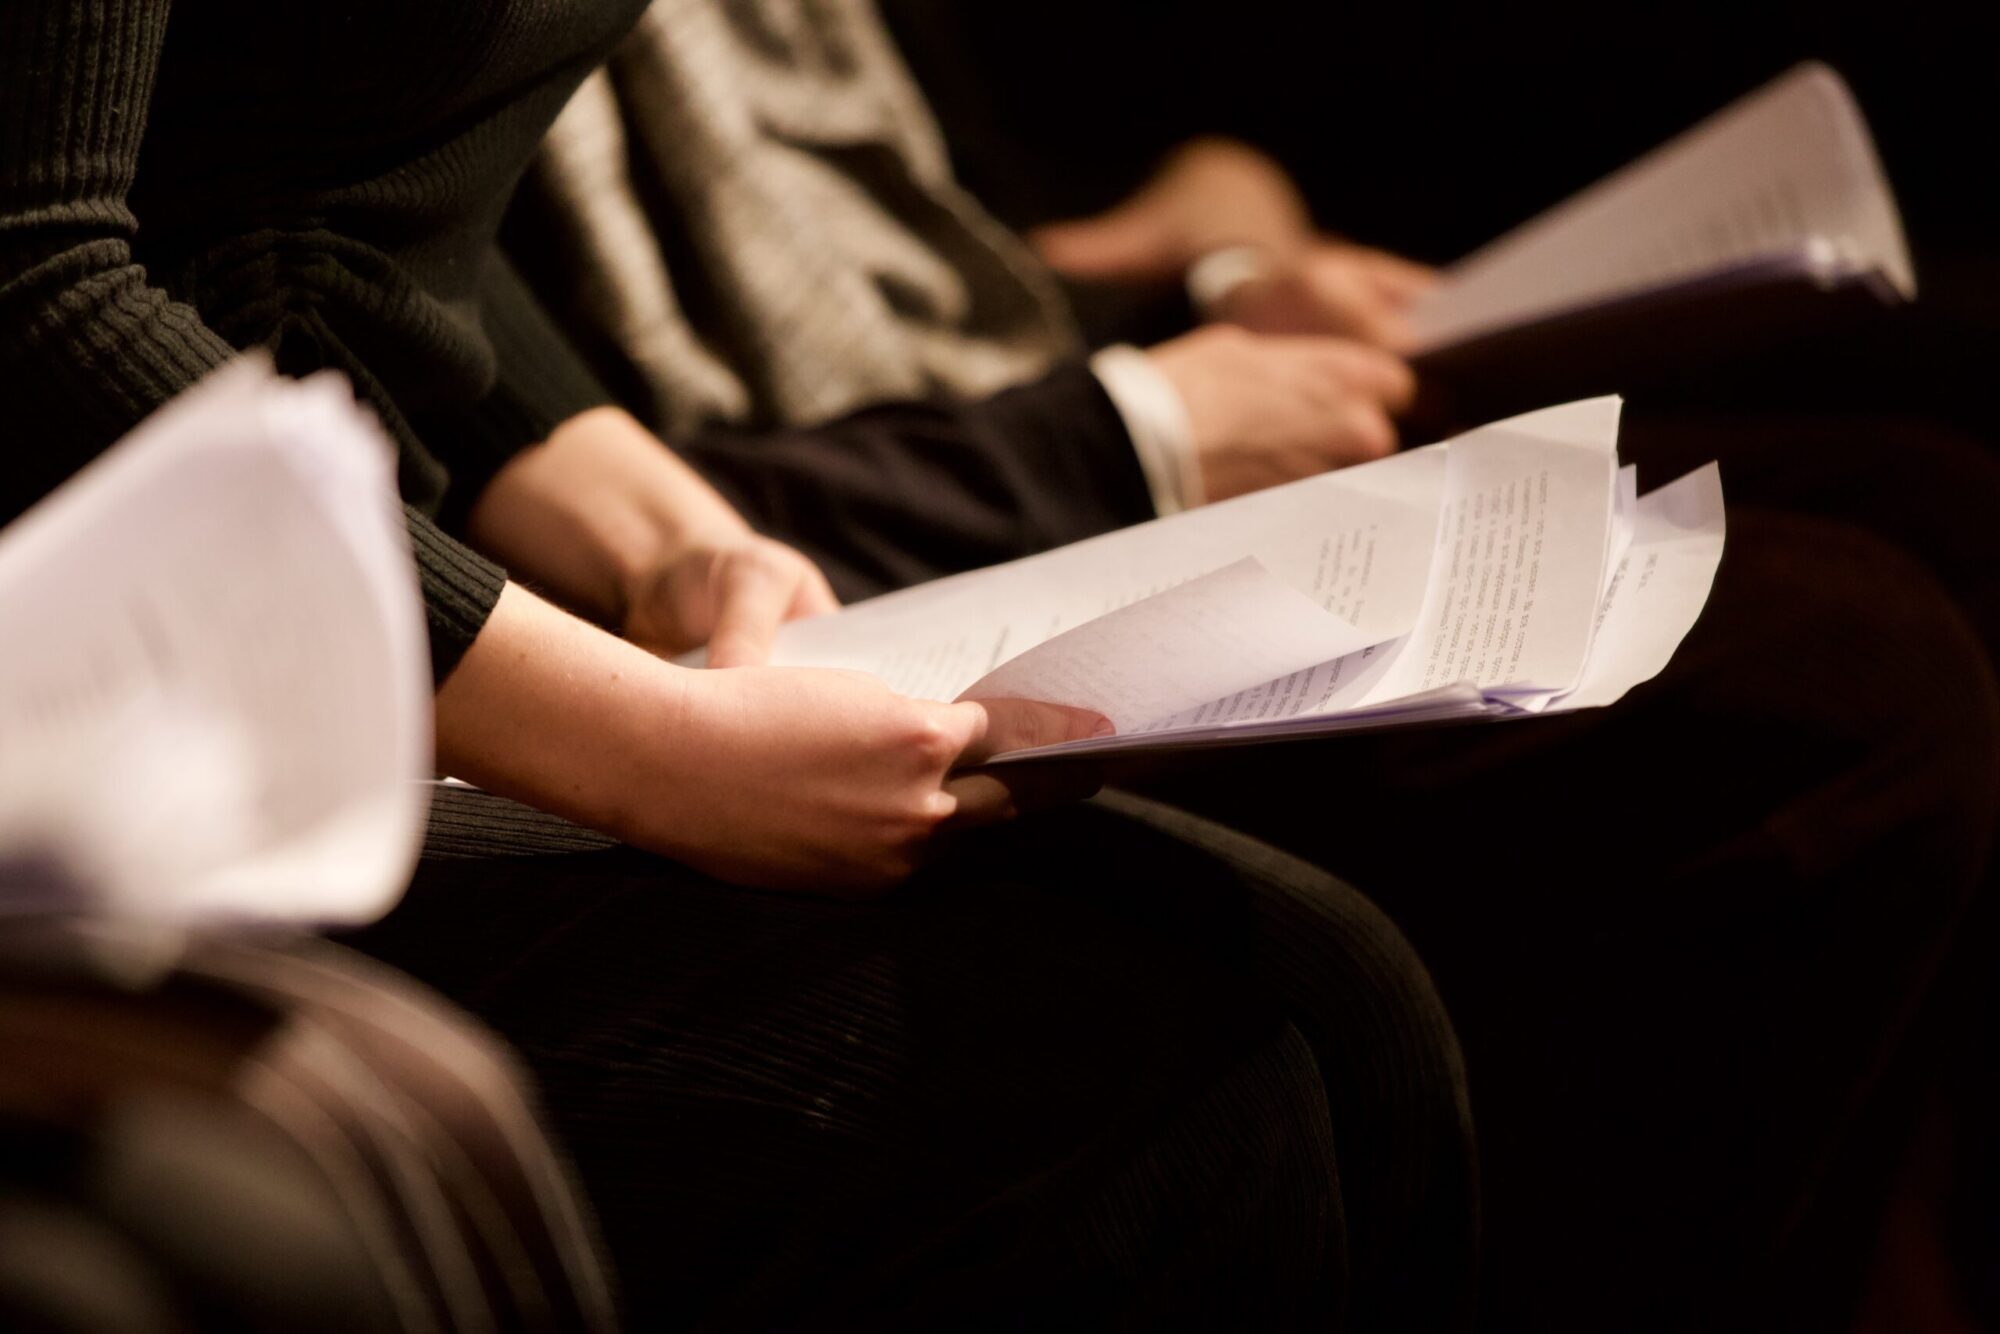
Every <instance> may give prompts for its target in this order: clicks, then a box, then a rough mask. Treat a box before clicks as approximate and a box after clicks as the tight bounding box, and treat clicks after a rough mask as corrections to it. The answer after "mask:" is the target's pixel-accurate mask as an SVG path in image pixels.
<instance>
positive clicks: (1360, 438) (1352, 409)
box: [1341, 403, 1396, 463]
mask: <svg viewBox="0 0 2000 1334" xmlns="http://www.w3.org/2000/svg"><path fill="white" fill-rule="evenodd" d="M1341 434H1342V436H1343V437H1344V439H1345V442H1346V446H1347V452H1348V457H1347V459H1346V462H1348V463H1365V462H1367V461H1369V460H1370V459H1379V458H1386V457H1387V456H1389V455H1390V454H1393V453H1395V452H1396V427H1395V424H1394V423H1393V422H1391V421H1390V420H1389V415H1388V414H1387V413H1385V412H1384V411H1382V409H1381V408H1379V407H1377V406H1376V405H1375V404H1373V403H1352V404H1349V405H1348V409H1347V413H1346V416H1345V420H1344V422H1343V423H1342V431H1341Z"/></svg>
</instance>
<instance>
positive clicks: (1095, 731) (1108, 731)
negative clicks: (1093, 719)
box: [1090, 718, 1118, 737]
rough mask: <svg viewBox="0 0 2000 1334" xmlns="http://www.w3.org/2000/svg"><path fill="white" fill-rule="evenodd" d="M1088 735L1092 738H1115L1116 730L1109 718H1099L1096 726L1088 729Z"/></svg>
mask: <svg viewBox="0 0 2000 1334" xmlns="http://www.w3.org/2000/svg"><path fill="white" fill-rule="evenodd" d="M1090 735H1091V736H1092V737H1100V736H1116V735H1118V728H1117V727H1116V726H1114V725H1113V724H1112V721H1111V720H1110V719H1109V718H1099V719H1098V720H1097V726H1095V727H1093V728H1091V729H1090Z"/></svg>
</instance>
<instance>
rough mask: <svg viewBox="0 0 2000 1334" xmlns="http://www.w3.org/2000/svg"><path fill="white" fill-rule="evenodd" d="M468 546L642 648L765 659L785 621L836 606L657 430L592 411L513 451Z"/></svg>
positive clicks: (483, 500)
mask: <svg viewBox="0 0 2000 1334" xmlns="http://www.w3.org/2000/svg"><path fill="white" fill-rule="evenodd" d="M469 529H470V534H471V537H472V539H473V542H474V543H475V544H476V545H477V546H478V547H479V548H480V549H481V550H483V551H485V552H487V553H488V554H490V555H492V556H494V557H496V558H498V559H499V560H500V561H501V562H502V563H504V564H505V565H506V566H507V567H508V569H509V570H511V571H513V572H515V573H516V574H517V575H520V576H522V577H524V578H527V579H532V580H534V581H535V582H536V583H538V584H540V585H541V586H542V587H543V588H545V589H547V590H548V591H549V592H550V593H552V594H554V595H555V596H556V597H558V598H559V599H561V600H562V601H563V602H564V603H565V604H566V605H568V606H569V607H571V608H573V609H575V610H577V611H580V612H582V613H584V614H585V615H587V616H589V617H590V618H592V619H593V620H596V621H597V622H599V623H600V624H604V625H608V626H614V627H617V628H619V629H621V630H622V631H623V632H624V634H625V635H626V637H627V638H629V639H631V640H632V641H633V642H634V643H637V644H640V645H643V646H644V647H646V648H648V649H651V650H653V651H654V652H658V653H664V654H674V653H680V652H683V651H685V650H687V649H691V648H697V647H699V646H700V645H702V644H708V645H709V646H710V659H709V660H710V662H711V663H713V664H714V665H716V666H719V667H720V666H731V667H734V666H742V665H745V664H755V663H761V662H765V661H767V660H768V659H769V658H770V654H771V641H772V639H773V638H774V637H775V635H776V634H777V631H778V627H779V625H780V624H782V623H783V622H785V621H788V620H792V619H794V618H797V617H801V616H816V615H818V614H820V613H822V612H828V611H832V610H834V609H835V608H836V607H837V606H838V605H839V604H838V603H837V602H836V601H835V599H834V596H833V590H832V589H831V588H829V587H828V586H827V582H826V580H825V578H824V577H822V576H821V574H820V572H819V571H818V570H817V569H815V568H814V567H813V564H812V562H810V561H808V560H807V559H806V558H805V557H804V556H802V555H800V554H799V553H798V552H796V551H794V550H792V549H791V548H790V547H788V546H785V545H784V544H783V543H780V542H775V541H772V540H771V539H770V538H766V537H760V536H758V535H757V534H756V533H755V532H753V531H752V530H751V528H750V525H749V524H747V523H745V522H744V520H743V517H742V516H741V515H739V514H738V513H737V512H736V511H735V510H734V509H732V508H730V506H729V503H728V502H727V501H725V500H724V499H723V498H722V497H721V496H720V495H717V494H716V492H715V490H714V489H713V488H712V487H710V486H709V485H708V484H707V483H706V482H705V481H703V480H702V479H701V478H700V477H699V476H697V475H696V474H695V472H694V470H693V469H691V468H689V467H688V466H687V464H685V463H683V462H682V461H681V460H680V459H679V458H678V457H677V456H676V455H675V454H674V453H673V451H672V450H670V449H668V448H667V446H666V445H665V444H663V443H662V442H661V441H660V440H659V439H658V437H656V436H654V435H653V433H652V432H650V431H648V430H647V429H646V428H645V427H644V426H642V425H641V424H640V423H639V422H637V421H636V420H634V419H633V418H632V417H631V416H630V415H629V414H627V413H625V412H623V411H621V410H619V409H617V408H593V409H592V410H590V411H588V412H585V413H581V414H579V415H578V416H576V417H574V418H572V419H571V420H569V421H567V422H564V423H563V424H562V425H561V426H559V427H557V428H556V430H555V432H554V434H552V435H551V436H550V437H549V438H548V440H547V441H546V442H544V443H543V444H540V445H536V446H534V447H532V448H530V449H525V450H522V451H521V452H520V453H519V454H517V455H515V456H514V457H513V458H512V459H510V460H509V461H508V463H507V465H506V466H505V467H504V468H502V469H501V470H500V472H499V473H498V474H497V475H496V476H495V477H494V478H493V480H492V481H491V482H490V483H489V484H488V485H487V487H486V489H485V490H484V491H483V492H482V493H481V494H480V497H479V500H478V503H477V504H476V505H474V506H473V509H472V515H471V521H470V524H469Z"/></svg>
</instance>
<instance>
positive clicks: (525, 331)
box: [421, 251, 613, 530]
mask: <svg viewBox="0 0 2000 1334" xmlns="http://www.w3.org/2000/svg"><path fill="white" fill-rule="evenodd" d="M487 266H488V267H487V275H486V279H485V282H484V283H483V284H482V286H481V293H480V295H481V307H480V310H481V317H482V321H483V327H484V329H485V332H486V337H487V340H488V341H489V342H490V343H492V345H493V354H494V360H495V362H496V364H497V366H498V375H497V378H496V379H495V381H494V385H493V389H492V391H491V392H489V393H488V394H487V395H486V397H485V398H483V399H481V400H480V401H479V402H478V403H476V404H474V405H473V406H472V407H471V408H469V409H467V410H466V411H464V412H461V413H455V414H453V415H452V416H450V417H449V418H446V419H443V420H431V421H426V422H424V423H422V428H421V434H422V436H423V438H424V440H425V442H426V444H427V445H429V446H430V448H431V449H432V450H433V451H434V452H436V453H437V454H438V455H439V457H441V458H443V459H444V460H445V461H446V463H447V464H448V466H449V467H450V469H451V475H452V481H451V489H450V491H449V492H448V493H447V495H446V497H445V502H444V510H443V512H442V514H441V515H440V521H441V522H442V523H443V524H444V526H445V527H446V528H448V529H452V530H458V529H460V528H462V527H463V521H464V517H465V515H466V514H467V513H468V512H469V511H470V510H471V508H472V505H473V502H474V501H476V500H477V499H478V497H479V493H480V492H481V491H484V490H485V489H486V484H487V483H488V482H490V481H492V480H493V475H494V474H495V473H497V472H499V471H500V469H501V468H502V467H504V466H505V465H506V463H507V460H509V459H511V458H513V457H514V455H516V454H518V453H519V452H520V451H522V450H523V449H526V448H528V447H529V446H530V445H538V444H540V443H541V442H542V441H544V440H546V439H548V438H549V436H550V435H551V434H553V433H554V431H555V429H556V427H558V426H560V425H562V424H563V423H564V422H566V421H568V420H569V419H570V418H572V417H575V416H576V415H578V414H579V413H583V412H587V411H589V410H590V409H591V408H596V407H602V406H604V405H605V404H608V403H611V402H612V401H613V399H612V397H611V394H610V393H609V392H608V391H606V389H605V388H604V386H603V385H602V384H601V383H600V382H599V381H598V379H597V376H596V375H595V374H593V373H592V372H591V370H590V368H589V367H588V366H587V365H585V364H584V361H583V358H582V357H581V356H579V355H578V354H577V351H576V349H575V348H574V347H572V346H571V345H570V343H569V340H568V339H567V338H565V337H564V336H563V334H562V332H561V331H560V330H559V329H557V328H556V326H555V325H554V323H552V322H551V321H550V319H549V317H548V315H547V313H546V312H545V311H544V310H543V309H542V307H541V305H540V303H538V302H537V301H536V300H535V297H534V294H533V293H531V292H530V291H529V290H528V288H527V285H526V284H525V283H523V282H522V281H521V277H520V275H519V274H518V273H516V272H515V271H514V267H513V265H512V264H510V263H509V262H508V261H507V259H506V258H505V257H504V256H503V255H501V254H500V253H499V252H498V251H494V252H492V253H491V254H490V255H489V256H488V258H487Z"/></svg>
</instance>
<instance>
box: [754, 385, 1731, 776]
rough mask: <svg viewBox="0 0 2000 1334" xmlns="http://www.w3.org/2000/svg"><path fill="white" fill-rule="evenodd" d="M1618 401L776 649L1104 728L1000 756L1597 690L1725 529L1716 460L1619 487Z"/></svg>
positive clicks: (1535, 701) (1379, 720)
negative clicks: (1097, 718)
mask: <svg viewBox="0 0 2000 1334" xmlns="http://www.w3.org/2000/svg"><path fill="white" fill-rule="evenodd" d="M1618 410H1619V402H1618V400H1617V399H1615V398H1601V399H1591V400H1587V401H1584V402H1580V403H1572V404H1568V405H1566V406H1563V407H1557V408H1548V409H1544V410H1542V411H1540V412H1534V413H1529V414H1527V415H1525V416H1521V417H1516V418H1513V419H1511V420H1508V421H1504V422H1499V423H1497V424H1495V425H1492V426H1487V427H1483V428H1481V429H1480V430H1477V431H1473V432H1471V433H1470V434H1467V435H1465V436H1461V437H1459V438H1458V439H1455V440H1451V441H1447V442H1445V443H1443V444H1440V445H1434V446H1431V447H1429V448H1427V449H1421V450H1415V451H1412V452H1409V453H1406V454H1401V455H1397V456H1395V457H1392V458H1388V459H1384V460H1381V461H1380V462H1377V463H1371V464H1366V465H1363V466H1361V467H1356V468H1349V469H1347V470H1345V471H1342V472H1336V473H1329V474H1326V475H1324V476H1320V477H1315V478H1310V479H1308V480H1305V481H1301V482H1296V483H1293V484H1292V485H1290V486H1285V487H1279V488H1276V489H1274V490H1270V491H1265V492H1261V493H1258V494H1256V495H1250V496H1244V497H1240V498H1238V499H1235V500H1231V501H1227V502H1225V503H1223V504H1219V505H1212V506H1209V507H1207V508H1204V509H1199V510H1194V511H1191V512H1189V513H1186V514H1179V515H1175V516H1173V517H1171V518H1166V519H1159V520H1155V521H1154V522H1152V523H1148V524H1142V525H1139V526H1138V527H1135V528H1129V529H1126V530H1124V531H1122V532H1118V533H1111V534H1107V535H1105V536H1103V537H1098V538H1093V539H1091V540H1089V541H1086V542H1079V543H1077V544H1075V545H1073V546H1068V547H1064V548H1062V549H1060V550H1057V551H1051V552H1047V553H1045V554H1042V555H1039V556H1032V557H1029V558H1027V559H1025V560H1020V561H1015V562H1012V563H1011V564H1007V565H1001V566H995V567H993V568H991V569H986V570H979V571H975V572H972V573H969V574H963V575H958V576H955V577H953V578H950V579H943V580H939V581H937V582H935V583H931V584H926V585H922V586H920V587H917V588H912V589H907V590H904V591H902V592H899V593H893V594H890V595H889V596H887V597H882V598H877V599H875V600H873V601H870V602H865V603H862V604H860V605H858V606H855V607H851V608H848V609H847V610H845V611H843V612H841V613H839V614H837V615H834V616H829V617H823V618H820V619H817V620H810V621H803V622H799V623H796V624H794V625H791V626H788V627H786V629H785V631H784V632H783V633H782V634H781V635H780V636H779V639H778V646H777V654H776V661H777V662H779V663H780V664H787V665H793V666H822V667H845V668H850V669H855V670H859V671H865V672H870V673H873V674H875V675H877V676H880V677H881V678H883V679H884V680H886V681H887V682H888V683H889V684H890V685H891V686H893V687H895V688H896V689H898V690H901V691H903V692H905V693H908V694H912V695H917V696H921V697H925V698H931V699H940V700H945V699H953V698H968V699H990V698H1019V699H1042V700H1049V701H1052V702H1055V703H1059V704H1069V705H1075V706H1078V707H1083V708H1090V709H1095V710H1097V711H1099V712H1101V713H1103V714H1104V715H1105V716H1107V717H1109V718H1110V719H1111V720H1112V722H1113V723H1114V724H1115V725H1116V726H1117V729H1118V735H1116V736H1112V737H1105V738H1101V739H1096V740H1091V741H1078V742H1071V743H1068V744H1066V745H1063V746H1059V747H1047V748H1043V749H1041V750H1035V751H1022V752H1016V753H1015V755H1013V756H1009V757H1004V760H1005V761H1012V760H1018V759H1021V758H1027V757H1036V758H1040V757H1045V756H1047V755H1049V754H1050V753H1052V752H1057V751H1060V752H1063V753H1091V754H1105V753H1118V752H1130V751H1135V750H1152V749H1168V748H1181V747H1186V746H1193V745H1217V744H1238V743H1243V742H1249V741H1254V740H1264V739H1270V738H1274V737H1285V736H1296V735H1305V734H1314V735H1316V734H1321V733H1329V732H1337V731H1346V730H1352V729H1356V728H1380V727H1385V726H1401V725H1407V724H1409V723H1413V722H1428V721H1436V720H1442V719H1463V718H1505V717H1522V716H1526V715H1530V714H1534V713H1542V712H1549V711H1558V710H1563V709H1570V708H1579V707H1583V706H1586V705H1600V704H1608V703H1610V702H1611V701H1613V700H1615V699H1617V698H1618V697H1619V696H1620V695H1622V694H1623V693H1624V692H1625V691H1627V690H1629V689H1630V688H1631V687H1633V686H1634V685H1637V684H1638V683H1640V682H1641V681H1644V680H1646V679H1648V678H1650V677H1651V676H1653V675H1655V674H1656V673H1658V672H1659V670H1660V669H1661V668H1662V667H1663V666H1665V665H1666V662H1667V659H1668V658H1669V657H1670V656H1671V655H1672V653H1673V650H1674V648H1675V647H1676V646H1677V645H1678V644H1679V643H1680V641H1681V639H1682V637H1683V636H1685V635H1686V633H1687V631H1688V630H1689V629H1690V628H1692V626H1693V625H1694V622H1695V619H1696V617H1697V616H1699V614H1700V612H1701V608H1702V606H1703V604H1704V603H1705V602H1706V600H1707V596H1708V590H1709V587H1710V584H1711V582H1712V580H1713V578H1714V575H1715V569H1716V566H1717V564H1718V563H1719V561H1720V560H1721V556H1722V541H1723V511H1722V489H1721V483H1720V480H1719V478H1718V476H1717V472H1716V469H1715V467H1714V465H1712V464H1711V465H1709V466H1708V467H1705V468H1702V469H1700V470H1698V471H1697V472H1695V473H1692V474H1690V475H1689V476H1687V477H1684V478H1682V479H1681V480H1680V481H1678V482H1675V483H1674V484H1672V485H1671V486H1667V487H1664V488H1662V489H1660V490H1657V491H1654V492H1653V493H1651V494H1650V495H1646V496H1643V497H1641V496H1638V495H1637V494H1636V492H1637V486H1636V479H1635V478H1634V476H1633V474H1632V472H1631V471H1630V470H1629V469H1627V470H1624V471H1622V472H1621V470H1620V468H1619V466H1618V453H1617V436H1618ZM1003 762H1004V761H1003Z"/></svg>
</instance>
